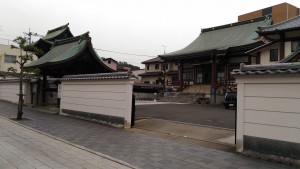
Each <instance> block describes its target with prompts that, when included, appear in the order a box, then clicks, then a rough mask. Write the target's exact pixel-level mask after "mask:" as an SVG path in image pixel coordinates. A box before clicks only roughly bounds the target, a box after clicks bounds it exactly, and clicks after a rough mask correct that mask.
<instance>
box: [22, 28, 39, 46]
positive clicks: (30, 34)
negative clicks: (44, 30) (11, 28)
mask: <svg viewBox="0 0 300 169" xmlns="http://www.w3.org/2000/svg"><path fill="white" fill-rule="evenodd" d="M23 33H24V34H25V35H27V36H28V42H29V44H31V43H32V41H31V36H38V37H44V36H43V35H40V34H38V33H35V32H31V31H30V28H29V31H28V33H27V32H23Z"/></svg>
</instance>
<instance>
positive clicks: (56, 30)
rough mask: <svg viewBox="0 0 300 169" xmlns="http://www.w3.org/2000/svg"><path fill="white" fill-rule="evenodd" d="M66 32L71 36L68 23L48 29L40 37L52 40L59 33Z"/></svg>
mask: <svg viewBox="0 0 300 169" xmlns="http://www.w3.org/2000/svg"><path fill="white" fill-rule="evenodd" d="M65 32H68V33H69V34H71V37H73V35H72V33H71V31H70V28H69V23H67V24H66V25H62V26H59V27H57V28H54V29H51V30H48V32H47V34H46V35H45V36H44V37H43V38H42V39H43V40H48V41H54V40H55V39H56V38H57V37H58V36H59V35H61V34H63V33H65ZM65 38H67V37H65Z"/></svg>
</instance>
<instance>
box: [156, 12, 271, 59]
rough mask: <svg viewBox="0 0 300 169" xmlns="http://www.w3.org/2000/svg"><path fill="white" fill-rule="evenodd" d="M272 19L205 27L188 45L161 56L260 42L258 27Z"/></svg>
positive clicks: (219, 49)
mask: <svg viewBox="0 0 300 169" xmlns="http://www.w3.org/2000/svg"><path fill="white" fill-rule="evenodd" d="M270 24H271V20H269V19H265V18H264V17H262V18H258V19H256V20H249V21H243V22H237V23H233V24H228V25H224V26H220V27H216V28H209V29H203V30H202V33H201V34H200V35H199V36H198V37H197V38H196V39H195V40H194V41H193V42H192V43H191V44H189V45H188V46H187V47H185V48H183V49H181V50H178V51H175V52H172V53H167V54H163V55H159V56H161V57H162V58H163V59H164V58H168V57H173V56H182V55H191V54H200V53H204V52H207V51H224V50H227V49H229V48H231V47H239V46H244V45H250V44H253V43H255V42H258V41H259V39H258V34H257V33H256V32H255V31H256V30H257V28H258V27H261V26H266V25H270Z"/></svg>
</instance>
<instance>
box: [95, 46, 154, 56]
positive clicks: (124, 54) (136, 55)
mask: <svg viewBox="0 0 300 169" xmlns="http://www.w3.org/2000/svg"><path fill="white" fill-rule="evenodd" d="M94 49H95V50H100V51H103V52H111V53H118V54H124V55H133V56H146V57H156V56H150V55H142V54H134V53H125V52H117V51H112V50H105V49H97V48H94Z"/></svg>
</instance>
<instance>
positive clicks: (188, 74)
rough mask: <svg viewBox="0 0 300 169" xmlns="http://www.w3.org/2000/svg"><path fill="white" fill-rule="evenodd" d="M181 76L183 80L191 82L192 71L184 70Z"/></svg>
mask: <svg viewBox="0 0 300 169" xmlns="http://www.w3.org/2000/svg"><path fill="white" fill-rule="evenodd" d="M182 76H183V80H193V69H192V68H184V69H183V73H182Z"/></svg>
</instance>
